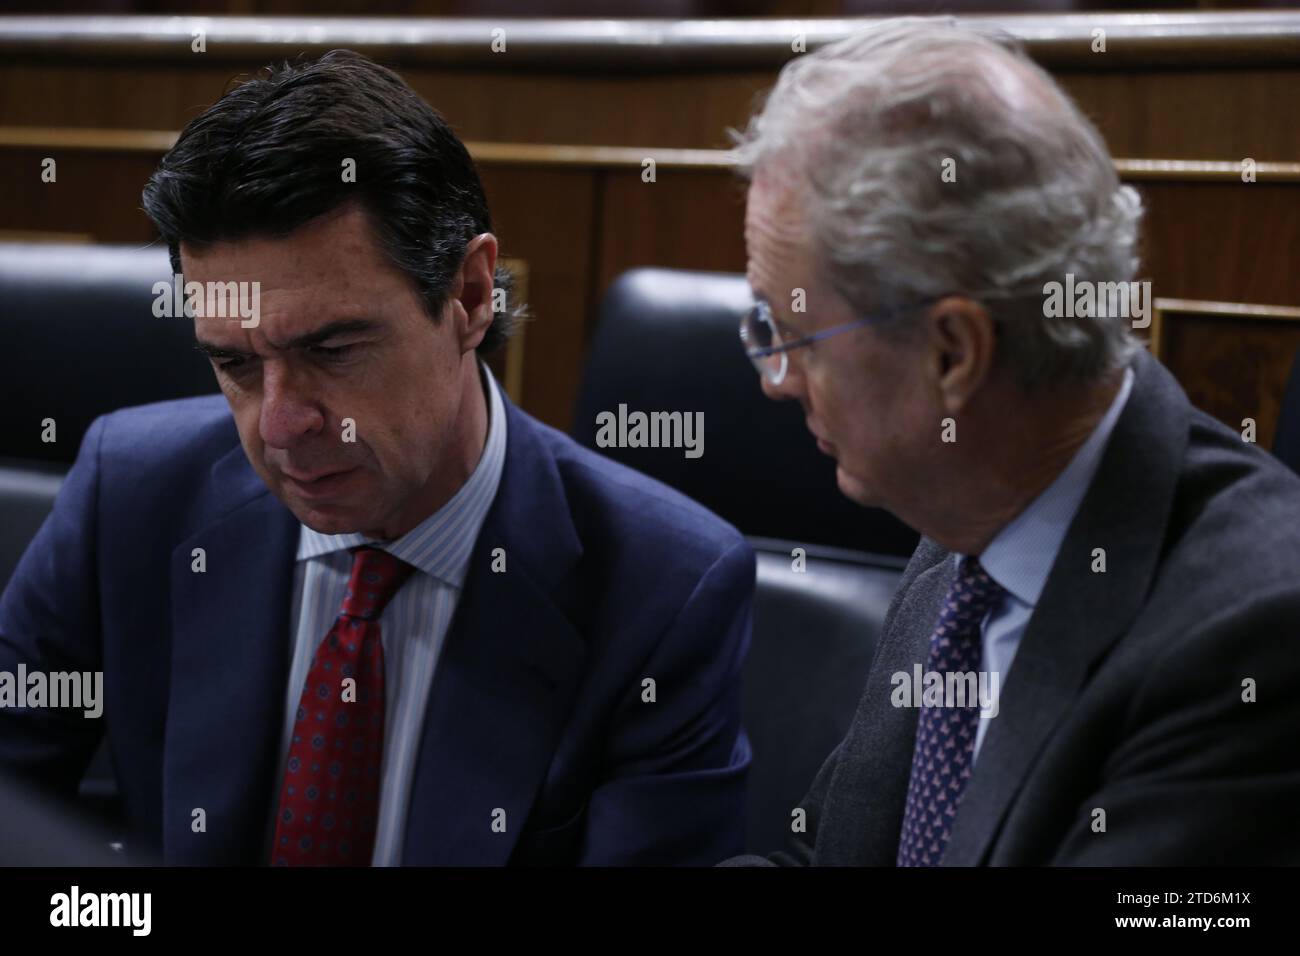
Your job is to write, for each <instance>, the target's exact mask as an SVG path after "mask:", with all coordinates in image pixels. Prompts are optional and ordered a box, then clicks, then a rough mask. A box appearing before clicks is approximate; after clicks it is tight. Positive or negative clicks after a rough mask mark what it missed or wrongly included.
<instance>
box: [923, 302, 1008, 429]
mask: <svg viewBox="0 0 1300 956" xmlns="http://www.w3.org/2000/svg"><path fill="white" fill-rule="evenodd" d="M925 326H926V330H927V335H926V347H927V349H928V352H929V359H928V368H929V372H930V374H931V375H932V377H933V381H934V386H935V388H936V389H937V390H938V392H939V394H940V398H941V400H942V401H943V405H944V408H945V409H946V410H947V411H948V412H950V413H952V414H956V413H957V412H960V411H961V410H962V409H963V408H965V407H966V406H967V404H968V403H969V402H970V400H971V398H973V397H974V395H975V394H976V392H978V391H979V390H980V388H981V387H982V386H983V385H984V384H985V382H986V381H988V378H989V376H990V375H991V374H992V371H993V360H994V354H995V352H996V350H997V326H996V325H995V324H994V321H993V317H992V316H991V315H989V312H988V310H987V309H986V308H984V306H982V305H980V304H979V303H978V302H976V301H974V300H973V299H967V298H964V297H962V296H955V295H954V296H945V297H944V298H942V299H940V300H939V301H938V302H936V303H935V304H934V305H932V306H930V308H929V310H928V311H927V312H926V316H925Z"/></svg>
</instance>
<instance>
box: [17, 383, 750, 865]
mask: <svg viewBox="0 0 1300 956" xmlns="http://www.w3.org/2000/svg"><path fill="white" fill-rule="evenodd" d="M506 409H507V416H508V421H509V429H508V443H507V450H506V458H505V466H504V471H503V474H502V477H501V484H500V488H499V490H498V493H497V497H496V499H495V501H494V502H493V504H492V507H491V510H490V511H489V513H488V515H487V518H486V520H485V522H484V525H483V528H482V531H481V533H480V535H479V538H478V541H477V542H476V544H475V548H474V552H473V556H472V558H471V564H470V571H469V575H468V577H467V579H466V582H465V588H464V591H463V593H462V595H461V599H460V603H459V605H458V607H457V610H456V614H455V617H454V619H453V621H452V624H451V628H450V630H449V632H448V635H447V639H446V642H445V644H444V646H443V649H442V655H441V658H440V660H439V665H438V669H437V672H436V674H435V677H434V684H433V687H432V690H431V693H430V696H429V703H428V708H427V711H426V714H425V723H424V731H423V736H422V740H421V742H420V745H419V751H418V753H419V756H418V766H417V767H416V770H415V774H414V778H413V782H412V797H411V801H410V810H409V815H408V819H407V830H406V838H405V844H404V850H403V862H404V863H406V864H416V865H421V864H504V863H523V864H534V863H536V864H575V863H578V864H699V865H705V864H712V863H715V862H716V861H717V860H719V859H722V858H723V857H726V856H728V855H730V854H733V853H736V852H739V851H740V850H741V849H742V838H743V833H744V803H743V792H744V790H743V788H744V779H745V775H746V771H747V769H748V766H749V745H748V741H747V740H746V738H745V735H744V732H743V730H742V729H741V726H740V693H739V678H740V670H741V664H742V662H743V660H744V656H745V652H746V650H747V648H748V642H749V629H750V606H751V601H752V595H753V588H754V558H753V553H752V551H751V550H750V548H749V546H748V545H747V544H746V543H745V541H744V539H743V538H742V537H741V536H740V535H739V534H738V533H737V532H736V530H735V529H734V528H732V527H731V526H729V525H727V524H725V523H724V522H722V521H721V520H720V519H718V518H717V517H716V516H714V515H713V514H712V513H710V512H708V511H706V510H705V509H703V508H702V507H700V506H699V505H697V504H695V503H693V502H691V501H690V500H688V499H686V498H685V497H683V496H681V495H679V494H677V493H676V492H674V491H672V490H671V489H668V488H666V487H664V486H663V485H660V484H658V483H656V482H654V481H652V480H650V479H648V478H646V477H645V476H643V475H640V474H637V473H636V472H633V471H630V470H628V469H626V468H623V467H621V466H619V465H617V464H614V463H612V462H610V461H607V460H605V459H603V458H601V457H600V456H598V455H596V454H594V453H592V452H589V451H587V450H585V449H583V448H581V447H579V446H578V445H577V444H575V443H574V442H573V441H571V440H570V439H569V438H567V437H565V436H564V435H562V434H561V433H559V432H557V431H555V430H554V429H551V428H549V427H547V426H545V425H543V424H541V423H540V422H538V421H536V420H535V419H533V418H531V417H529V416H528V415H526V414H525V413H524V412H522V411H520V410H519V409H518V408H516V407H515V406H514V405H513V404H511V403H509V402H507V403H506ZM298 534H299V525H298V522H297V520H296V519H295V518H294V516H293V514H292V513H291V512H290V511H289V510H288V509H287V508H286V507H285V506H284V505H283V504H282V503H281V502H280V500H279V499H278V498H276V497H275V496H274V495H273V494H272V493H271V491H270V490H269V489H268V488H267V486H266V485H265V484H264V483H263V482H262V481H261V479H259V478H258V477H257V475H256V473H255V472H254V471H253V469H252V467H251V466H250V465H249V463H248V460H247V458H246V456H245V455H244V451H243V448H242V446H241V445H240V443H239V437H238V434H237V432H236V430H235V426H234V421H233V419H232V418H231V415H230V412H229V408H228V406H227V404H226V401H225V399H224V397H222V396H209V397H204V398H196V399H186V400H182V401H173V402H163V403H159V404H155V405H146V406H141V407H138V408H130V409H124V410H121V411H118V412H114V413H113V414H110V415H106V416H104V417H101V418H99V419H96V421H95V422H94V424H93V425H92V426H91V428H90V429H89V431H88V432H87V434H86V437H85V439H84V440H83V443H82V446H81V450H80V452H79V454H78V457H77V461H76V464H75V465H74V466H73V468H72V470H71V471H70V473H69V474H68V477H67V480H66V482H65V483H64V485H63V487H62V489H61V490H60V493H59V495H58V499H57V501H56V503H55V506H54V509H53V512H52V513H51V514H50V516H49V517H48V519H47V520H46V521H45V523H44V525H43V526H42V527H41V529H40V531H39V533H38V534H37V535H36V537H35V539H34V540H33V541H32V543H31V545H30V546H29V548H28V549H27V551H26V553H25V555H24V556H23V559H22V561H21V562H20V564H19V566H18V568H17V570H16V571H15V573H14V577H13V578H12V580H11V581H10V582H9V584H8V587H7V588H6V590H5V592H4V595H3V598H0V670H8V671H11V672H13V671H15V669H16V666H17V664H18V663H19V662H20V661H21V662H25V663H26V665H27V667H28V670H29V671H31V670H34V669H40V670H44V671H87V670H101V669H102V670H103V672H104V698H105V703H104V715H103V717H102V718H100V719H98V720H95V719H87V718H85V717H84V716H82V713H81V711H69V710H29V711H20V710H16V709H0V766H8V767H11V768H14V769H16V770H17V771H19V772H20V773H21V774H23V775H25V776H27V777H29V778H33V779H35V780H37V781H38V782H40V783H43V784H45V785H47V786H49V787H52V788H55V789H59V790H62V791H65V792H72V791H74V790H75V788H76V786H77V784H78V781H79V779H80V778H81V776H82V774H83V772H84V770H85V767H86V765H87V763H88V762H89V759H90V757H91V756H92V755H93V752H94V750H95V748H96V746H97V744H98V742H99V740H100V738H101V735H102V734H103V733H107V735H108V741H109V745H110V750H111V753H112V758H113V764H114V766H115V769H116V773H117V778H118V785H119V789H120V792H121V795H122V798H123V802H124V807H125V812H126V816H127V822H128V826H129V827H130V830H131V832H132V834H133V838H134V839H136V840H140V841H143V842H144V843H145V845H146V846H149V847H151V848H153V849H154V850H155V851H157V852H161V854H162V855H163V858H164V860H165V861H166V862H168V863H180V864H205V865H206V864H260V863H263V862H265V861H264V860H263V859H262V858H261V855H262V843H263V838H264V835H265V828H266V824H267V820H268V815H269V814H270V813H271V812H273V809H274V808H273V801H274V800H275V798H276V796H277V794H278V784H279V781H277V780H275V779H273V778H274V776H275V767H276V762H277V756H278V747H279V741H280V728H281V727H282V717H283V709H284V702H285V692H286V684H287V680H288V652H289V645H290V633H291V622H290V620H289V617H290V614H291V605H290V602H291V596H292V595H291V592H292V588H293V572H294V563H295V555H296V549H297V543H298ZM195 548H202V549H204V552H205V554H206V565H207V567H206V572H205V573H196V572H194V571H193V570H191V568H192V562H193V558H192V556H191V555H192V553H193V550H194V549H195ZM496 548H504V549H505V552H506V555H507V570H506V572H505V573H493V572H492V570H491V564H492V552H493V550H494V549H496ZM647 678H649V679H653V681H654V682H655V684H654V696H655V700H654V702H646V701H645V700H643V680H645V679H647ZM196 808H202V809H203V810H204V812H205V816H206V832H198V833H196V832H194V829H193V827H192V825H191V824H192V820H193V811H194V810H195V809H196ZM497 809H501V810H504V811H505V812H506V816H505V821H506V830H505V832H504V833H501V832H494V830H493V828H492V826H491V823H492V819H493V811H494V810H497Z"/></svg>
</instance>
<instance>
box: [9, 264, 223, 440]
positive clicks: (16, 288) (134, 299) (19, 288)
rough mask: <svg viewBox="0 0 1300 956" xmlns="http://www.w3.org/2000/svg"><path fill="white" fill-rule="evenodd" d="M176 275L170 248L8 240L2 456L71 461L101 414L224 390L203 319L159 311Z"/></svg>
mask: <svg viewBox="0 0 1300 956" xmlns="http://www.w3.org/2000/svg"><path fill="white" fill-rule="evenodd" d="M171 277H172V271H171V265H170V264H169V262H168V258H167V250H166V248H165V247H162V246H151V247H144V248H138V247H134V246H110V245H75V244H61V243H17V242H3V243H0V302H3V303H4V311H5V315H4V335H5V344H6V346H7V348H5V349H4V351H3V353H0V354H2V356H3V357H0V397H2V398H3V400H0V435H3V436H4V444H3V447H2V448H0V454H3V455H4V456H6V457H13V458H24V459H36V460H40V461H47V462H58V463H62V464H65V465H66V464H71V462H72V461H73V459H75V458H76V454H77V448H78V446H79V445H80V443H81V438H82V436H83V435H84V434H85V432H86V429H87V428H88V427H89V426H90V423H91V422H92V421H94V419H95V418H96V417H97V416H99V415H102V414H104V413H106V412H110V411H113V410H115V409H118V408H122V407H125V406H128V405H142V404H145V403H148V402H156V401H164V400H166V399H172V398H185V397H188V396H191V395H203V394H206V393H209V392H216V391H218V388H217V383H216V378H215V376H214V375H213V374H212V369H211V367H210V365H209V364H208V360H207V359H206V358H204V357H203V356H202V355H201V354H200V353H199V352H197V351H196V350H195V349H194V348H193V345H194V329H193V320H192V319H189V318H186V317H185V316H184V315H181V316H180V317H176V318H157V317H155V316H154V310H153V305H154V301H155V299H156V298H157V295H156V294H155V293H154V291H153V289H154V284H155V283H157V282H162V281H166V282H167V283H168V286H169V288H170V284H171ZM46 418H52V419H54V421H55V424H56V426H57V432H56V437H57V441H56V442H54V443H46V442H44V441H42V440H41V433H42V426H41V422H42V421H43V420H44V419H46Z"/></svg>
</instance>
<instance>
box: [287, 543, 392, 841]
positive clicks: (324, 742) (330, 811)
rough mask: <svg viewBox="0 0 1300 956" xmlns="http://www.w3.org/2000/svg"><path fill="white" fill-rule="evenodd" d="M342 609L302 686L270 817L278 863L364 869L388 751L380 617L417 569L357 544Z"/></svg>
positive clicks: (377, 812)
mask: <svg viewBox="0 0 1300 956" xmlns="http://www.w3.org/2000/svg"><path fill="white" fill-rule="evenodd" d="M351 550H352V554H353V558H352V578H351V580H350V581H349V582H348V590H347V594H346V595H344V597H343V608H342V610H340V611H339V616H338V618H337V619H336V620H335V621H334V625H333V626H332V627H331V628H330V629H329V633H328V634H326V635H325V639H324V640H323V641H321V643H320V646H319V647H317V648H316V655H315V657H313V658H312V663H311V670H310V671H308V673H307V682H306V684H305V685H304V686H303V689H302V698H301V700H300V702H299V704H298V714H297V719H296V721H295V722H294V725H293V739H292V741H291V742H290V744H289V759H288V762H287V763H286V765H285V770H284V782H283V783H282V784H281V787H280V809H279V813H278V815H277V816H276V824H275V842H274V843H273V844H272V851H271V862H272V863H273V864H274V865H276V866H369V865H370V857H371V854H372V853H373V851H374V843H375V828H376V826H377V824H378V820H379V768H380V764H381V761H382V759H383V756H384V648H383V644H382V643H381V641H380V639H379V616H380V615H381V614H383V613H384V608H385V607H386V606H387V604H388V602H389V601H390V600H391V599H392V597H393V595H394V594H396V593H397V589H398V588H399V587H401V586H402V582H403V581H405V580H406V579H407V578H408V577H409V576H410V575H411V572H413V571H414V570H415V568H414V567H412V566H411V565H409V564H407V563H406V562H405V561H402V560H401V559H399V558H395V557H393V556H392V555H391V554H389V553H388V552H387V551H380V550H379V549H377V548H371V547H359V548H353V549H351Z"/></svg>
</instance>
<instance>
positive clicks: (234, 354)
mask: <svg viewBox="0 0 1300 956" xmlns="http://www.w3.org/2000/svg"><path fill="white" fill-rule="evenodd" d="M379 328H381V325H380V323H379V322H376V321H375V320H374V319H339V320H338V321H337V322H329V323H327V324H325V325H322V326H321V327H320V328H319V329H315V330H313V331H311V332H307V333H305V334H304V335H299V336H298V337H297V338H294V339H290V340H289V342H288V344H287V345H285V346H284V348H285V350H288V349H301V348H310V347H311V346H313V345H319V344H320V343H321V342H324V341H325V340H326V339H332V338H333V337H334V336H336V335H356V334H358V333H364V332H373V331H375V330H376V329H379ZM194 347H195V348H196V349H198V350H199V351H200V352H202V353H204V354H205V355H207V356H209V357H210V358H247V357H248V356H249V354H250V353H248V352H243V351H240V350H239V349H228V348H223V347H221V346H219V345H214V344H213V343H211V342H205V341H203V340H202V339H198V340H197V341H196V342H195V343H194Z"/></svg>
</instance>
